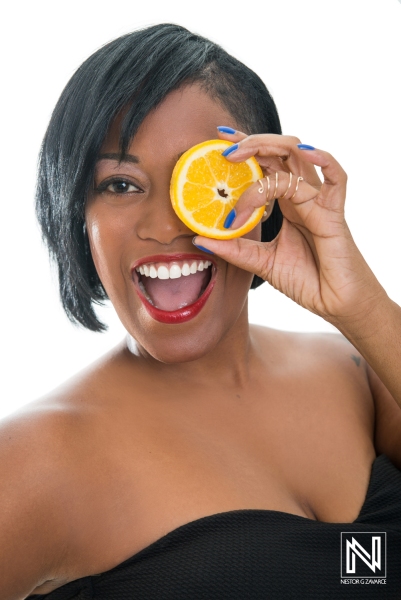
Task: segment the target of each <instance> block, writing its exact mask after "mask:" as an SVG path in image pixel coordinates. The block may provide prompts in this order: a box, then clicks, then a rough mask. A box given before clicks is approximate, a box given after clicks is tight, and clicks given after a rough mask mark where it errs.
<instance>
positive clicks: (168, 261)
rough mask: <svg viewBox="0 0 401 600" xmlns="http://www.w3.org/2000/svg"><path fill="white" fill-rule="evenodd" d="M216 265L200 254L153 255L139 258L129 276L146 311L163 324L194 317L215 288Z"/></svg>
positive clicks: (180, 321)
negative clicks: (140, 259)
mask: <svg viewBox="0 0 401 600" xmlns="http://www.w3.org/2000/svg"><path fill="white" fill-rule="evenodd" d="M215 275H216V267H215V265H214V263H213V262H212V261H210V260H204V259H201V258H199V255H190V254H185V255H183V254H180V255H174V256H171V255H170V256H166V255H164V256H163V255H161V256H152V257H147V260H146V262H145V261H138V262H137V263H136V265H134V267H133V269H132V278H133V281H134V284H135V288H136V291H137V293H138V296H139V297H140V299H141V300H142V303H143V304H144V306H145V308H146V310H147V311H148V313H149V314H150V315H151V316H152V317H153V318H154V319H156V320H157V321H160V322H162V323H183V322H185V321H189V320H190V319H192V318H193V317H195V316H196V315H197V314H198V313H199V311H200V310H201V309H202V307H203V306H204V305H205V303H206V300H207V299H208V297H209V296H210V293H211V291H212V289H213V287H214V283H215Z"/></svg>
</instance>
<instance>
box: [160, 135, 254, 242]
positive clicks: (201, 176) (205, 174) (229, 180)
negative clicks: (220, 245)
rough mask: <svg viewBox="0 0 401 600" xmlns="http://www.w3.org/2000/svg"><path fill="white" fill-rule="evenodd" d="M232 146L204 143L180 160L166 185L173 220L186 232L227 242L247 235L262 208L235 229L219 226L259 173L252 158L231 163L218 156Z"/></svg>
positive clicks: (219, 143)
mask: <svg viewBox="0 0 401 600" xmlns="http://www.w3.org/2000/svg"><path fill="white" fill-rule="evenodd" d="M229 146H232V143H231V142H226V141H224V140H208V141H207V142H202V143H201V144H198V145H197V146H193V147H192V148H190V149H189V150H187V151H186V152H184V154H183V155H182V156H181V157H180V159H179V160H178V162H177V164H176V165H175V167H174V171H173V174H172V177H171V183H170V197H171V203H172V205H173V208H174V210H175V212H176V214H177V216H178V217H179V218H180V219H181V221H183V222H184V223H185V225H187V226H188V227H189V228H190V229H192V230H193V231H195V233H198V234H199V235H203V236H205V237H209V238H215V239H220V240H223V239H225V240H228V239H232V238H236V237H240V236H241V235H244V234H245V233H247V232H248V231H251V229H253V228H254V227H255V225H257V223H258V222H259V221H260V219H261V218H262V216H263V212H264V210H265V207H264V206H262V207H260V208H256V209H255V210H254V211H253V213H252V215H251V216H250V218H249V219H248V221H247V222H246V223H245V224H244V225H242V227H240V228H239V229H234V230H231V229H224V227H223V223H224V221H225V219H226V217H227V215H228V213H229V212H230V210H231V209H232V208H233V207H234V206H235V204H236V203H237V200H238V198H239V197H240V196H241V194H242V193H243V192H245V190H246V189H247V188H248V187H249V186H250V185H251V184H252V183H254V182H255V181H257V180H258V179H262V177H263V172H262V169H261V168H260V166H259V163H258V162H257V160H256V159H255V158H254V157H251V158H248V160H246V161H245V162H241V163H231V162H229V161H228V160H227V159H226V158H225V157H224V156H222V155H221V153H222V152H223V151H224V150H225V149H226V148H228V147H229Z"/></svg>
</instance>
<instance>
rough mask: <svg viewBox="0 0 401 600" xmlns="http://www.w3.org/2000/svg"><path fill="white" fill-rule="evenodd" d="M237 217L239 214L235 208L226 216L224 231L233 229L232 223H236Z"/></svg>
mask: <svg viewBox="0 0 401 600" xmlns="http://www.w3.org/2000/svg"><path fill="white" fill-rule="evenodd" d="M236 216H237V212H236V210H235V208H233V209H232V210H230V212H229V213H228V215H227V216H226V220H225V221H224V225H223V227H224V229H229V228H230V227H231V225H232V222H233V221H234V219H235V217H236Z"/></svg>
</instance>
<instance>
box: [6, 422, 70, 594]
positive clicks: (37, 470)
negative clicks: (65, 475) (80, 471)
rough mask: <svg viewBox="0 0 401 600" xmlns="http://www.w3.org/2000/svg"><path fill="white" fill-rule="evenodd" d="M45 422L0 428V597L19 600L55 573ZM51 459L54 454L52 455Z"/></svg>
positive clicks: (51, 467) (54, 481) (53, 497)
mask: <svg viewBox="0 0 401 600" xmlns="http://www.w3.org/2000/svg"><path fill="white" fill-rule="evenodd" d="M51 429H52V427H51V426H49V419H48V417H46V416H45V417H43V416H40V417H37V416H36V417H35V416H34V417H33V418H32V416H31V417H28V416H27V415H26V414H25V415H24V414H22V415H19V416H12V418H6V419H5V420H3V421H2V422H1V423H0V573H1V576H0V598H1V599H2V600H21V599H22V598H26V596H28V594H30V593H32V591H33V590H34V589H35V588H36V587H37V586H39V585H41V584H42V583H44V582H45V581H46V580H48V579H51V578H52V577H53V576H54V574H56V573H57V570H58V566H59V564H60V562H61V561H62V559H63V552H64V550H65V548H64V546H63V543H60V540H63V539H65V538H64V537H63V536H64V531H63V530H64V524H63V521H62V518H61V515H60V514H59V513H60V510H59V509H58V503H57V493H58V492H59V491H60V490H58V489H57V488H58V482H59V481H60V475H59V474H58V467H57V459H55V458H54V454H53V451H54V449H55V445H54V444H52V441H51V440H52V439H53V437H54V436H53V437H52V433H51ZM56 454H57V452H56Z"/></svg>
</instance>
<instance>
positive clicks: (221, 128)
mask: <svg viewBox="0 0 401 600" xmlns="http://www.w3.org/2000/svg"><path fill="white" fill-rule="evenodd" d="M217 129H218V130H219V131H221V133H235V129H233V128H232V127H218V128H217Z"/></svg>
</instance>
